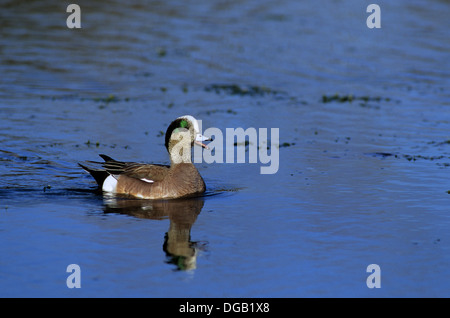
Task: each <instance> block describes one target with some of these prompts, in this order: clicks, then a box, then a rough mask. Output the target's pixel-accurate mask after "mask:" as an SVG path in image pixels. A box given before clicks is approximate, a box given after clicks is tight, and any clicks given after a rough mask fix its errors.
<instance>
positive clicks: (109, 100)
mask: <svg viewBox="0 0 450 318" xmlns="http://www.w3.org/2000/svg"><path fill="white" fill-rule="evenodd" d="M119 101H120V99H119V98H117V96H115V95H113V94H109V95H108V96H107V97H98V98H94V102H98V103H106V104H108V103H117V102H119ZM125 101H128V99H125Z"/></svg>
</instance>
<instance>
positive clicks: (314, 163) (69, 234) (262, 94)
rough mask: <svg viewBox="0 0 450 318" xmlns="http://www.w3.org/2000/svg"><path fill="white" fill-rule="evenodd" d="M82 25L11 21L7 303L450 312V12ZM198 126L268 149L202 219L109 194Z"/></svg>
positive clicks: (5, 50)
mask: <svg viewBox="0 0 450 318" xmlns="http://www.w3.org/2000/svg"><path fill="white" fill-rule="evenodd" d="M76 3H77V4H78V5H79V7H80V9H81V16H80V20H81V28H68V26H67V24H66V22H67V21H66V20H67V19H68V17H69V15H70V14H71V13H70V12H69V13H68V12H66V9H67V4H55V3H54V1H9V2H8V1H6V2H3V3H2V5H1V10H0V25H1V28H0V33H1V38H2V40H1V45H0V57H1V58H0V74H1V76H0V114H1V119H0V173H1V176H2V178H1V181H0V239H1V242H2V244H1V245H0V246H1V247H0V255H1V257H0V286H1V288H0V296H2V297H449V296H450V287H449V286H450V194H449V192H450V182H449V176H450V93H449V87H450V66H449V63H448V60H449V58H450V44H449V41H448V30H449V29H450V20H449V19H448V12H449V8H450V7H449V5H450V4H449V2H448V1H444V0H433V1H428V2H427V3H426V4H424V3H423V2H422V1H416V0H413V1H396V2H395V3H391V2H387V1H379V2H378V3H377V4H378V5H379V7H380V9H381V11H380V18H381V28H369V27H368V25H367V21H366V20H367V18H368V17H369V15H370V14H371V13H370V12H369V13H368V12H366V9H367V6H368V5H369V2H367V3H365V2H361V1H356V0H345V1H302V2H300V1H291V0H284V1H276V2H274V1H255V0H244V1H203V2H202V1H177V0H170V1H147V2H146V3H145V4H144V3H142V2H141V1H127V2H121V1H95V3H92V2H89V1H85V0H79V1H77V2H76ZM185 114H190V115H192V116H195V117H196V118H197V119H199V120H201V123H202V130H203V131H206V130H207V129H213V128H214V130H210V131H215V132H216V134H217V135H219V133H218V132H221V133H223V137H224V139H223V143H224V145H225V139H226V132H227V129H234V130H235V129H238V128H242V129H243V130H244V131H246V132H250V131H254V132H255V134H256V138H258V139H257V140H256V139H255V140H253V139H251V138H250V136H248V137H247V139H245V140H235V141H234V139H233V140H232V141H231V144H230V145H229V146H228V147H226V151H227V152H228V151H233V154H232V155H231V157H230V158H232V159H236V160H229V161H228V162H227V160H226V155H225V154H224V155H223V156H222V157H221V158H222V159H223V160H222V162H221V161H220V160H219V156H217V157H216V159H217V160H216V161H214V162H212V160H210V162H207V160H206V159H205V158H203V160H200V162H198V163H196V167H197V169H198V171H199V172H200V174H201V175H202V177H203V179H204V180H205V183H206V187H207V190H206V192H205V194H204V195H202V196H200V197H197V198H190V199H178V200H156V201H149V200H138V199H133V198H126V197H114V196H103V195H102V194H99V193H96V192H95V191H94V190H95V188H96V185H95V181H94V179H93V178H92V177H90V176H89V175H88V174H87V173H85V171H83V170H82V169H81V168H80V167H79V166H78V163H82V162H85V161H87V160H94V161H97V160H99V159H100V158H99V157H98V154H106V155H108V156H111V157H112V158H114V159H117V160H123V161H135V162H148V163H161V164H168V163H169V157H168V155H167V151H166V150H165V149H164V133H165V131H166V129H167V127H168V125H169V124H170V122H171V121H172V120H174V119H175V118H177V117H179V116H181V115H185ZM264 129H265V130H266V131H267V134H266V136H264V135H263V134H262V133H261V132H262V131H264ZM276 131H277V132H278V135H277V134H274V132H276ZM215 137H216V138H217V136H215ZM216 140H217V139H216ZM261 140H262V141H267V143H264V144H260V143H259V142H261ZM233 141H234V143H233ZM217 144H218V143H217ZM265 147H266V148H267V152H265V154H266V155H272V158H271V159H272V162H271V163H273V164H274V165H273V166H272V168H273V169H272V170H270V172H269V173H262V170H261V168H262V167H267V166H269V165H270V163H267V161H266V162H264V161H263V159H264V157H261V154H262V153H263V152H258V153H257V156H256V162H255V161H251V160H250V159H251V155H252V151H253V150H254V149H258V150H266V149H265ZM203 151H204V153H203V154H205V151H207V150H203ZM215 151H218V149H216V150H215ZM213 154H217V153H215V152H213ZM239 154H240V155H239ZM275 155H277V156H275ZM239 156H241V159H243V160H241V162H238V160H237V159H238V157H239ZM275 168H276V169H275ZM266 171H267V170H266ZM71 264H76V265H78V268H79V272H78V274H80V275H79V276H78V277H77V279H78V282H79V283H80V285H79V286H77V287H80V288H69V287H70V284H69V283H70V275H71V271H70V270H69V271H68V266H69V265H71ZM371 264H376V265H378V267H377V268H378V269H379V270H374V271H372V270H371V269H370V267H369V265H371ZM368 267H369V270H368ZM75 272H76V271H75ZM75 272H74V273H75ZM375 281H376V282H377V283H380V285H379V286H377V287H380V288H376V287H375V288H370V287H374V286H372V285H371V284H370V282H375ZM72 287H73V286H72Z"/></svg>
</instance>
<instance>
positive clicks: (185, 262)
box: [104, 195, 205, 270]
mask: <svg viewBox="0 0 450 318" xmlns="http://www.w3.org/2000/svg"><path fill="white" fill-rule="evenodd" d="M203 205H204V198H203V197H195V198H187V199H175V200H142V199H134V198H129V197H120V196H106V195H105V196H104V212H105V213H119V214H125V215H130V216H133V217H136V218H140V219H151V220H164V219H169V220H170V226H169V229H168V231H167V232H166V233H165V235H164V243H163V250H164V252H165V253H166V257H167V260H166V262H167V263H169V264H174V265H176V269H177V270H193V269H195V268H196V263H197V254H198V251H199V250H202V249H205V244H200V243H199V242H192V241H191V228H192V226H193V224H194V223H195V221H196V220H197V217H198V215H199V214H200V212H201V210H202V208H203Z"/></svg>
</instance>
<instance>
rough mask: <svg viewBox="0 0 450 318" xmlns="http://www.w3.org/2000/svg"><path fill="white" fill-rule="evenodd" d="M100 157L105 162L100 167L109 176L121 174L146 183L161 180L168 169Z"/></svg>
mask: <svg viewBox="0 0 450 318" xmlns="http://www.w3.org/2000/svg"><path fill="white" fill-rule="evenodd" d="M100 157H102V158H103V160H105V162H103V163H102V166H103V168H104V169H105V170H106V171H107V172H108V173H109V174H112V175H121V174H122V175H126V176H128V177H130V178H135V179H139V180H142V181H146V182H155V181H161V180H163V179H164V178H165V177H166V175H167V173H168V172H169V168H170V166H167V165H159V164H145V163H137V162H124V161H117V160H114V159H113V158H111V157H109V156H106V155H100Z"/></svg>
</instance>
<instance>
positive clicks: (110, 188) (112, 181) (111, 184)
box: [102, 175, 117, 193]
mask: <svg viewBox="0 0 450 318" xmlns="http://www.w3.org/2000/svg"><path fill="white" fill-rule="evenodd" d="M116 188H117V179H116V178H114V177H113V176H111V175H110V176H108V177H107V178H106V179H105V181H104V182H103V186H102V190H103V191H105V192H112V193H115V192H116Z"/></svg>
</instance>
